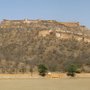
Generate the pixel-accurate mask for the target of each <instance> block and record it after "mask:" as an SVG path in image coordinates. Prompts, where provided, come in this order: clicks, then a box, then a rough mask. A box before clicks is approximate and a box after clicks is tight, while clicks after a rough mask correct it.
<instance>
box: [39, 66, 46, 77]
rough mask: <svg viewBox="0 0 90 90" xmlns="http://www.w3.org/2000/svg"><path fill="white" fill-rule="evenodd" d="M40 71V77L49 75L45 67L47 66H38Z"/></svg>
mask: <svg viewBox="0 0 90 90" xmlns="http://www.w3.org/2000/svg"><path fill="white" fill-rule="evenodd" d="M38 71H39V75H41V76H45V75H46V73H47V68H46V67H45V65H42V64H40V65H39V66H38Z"/></svg>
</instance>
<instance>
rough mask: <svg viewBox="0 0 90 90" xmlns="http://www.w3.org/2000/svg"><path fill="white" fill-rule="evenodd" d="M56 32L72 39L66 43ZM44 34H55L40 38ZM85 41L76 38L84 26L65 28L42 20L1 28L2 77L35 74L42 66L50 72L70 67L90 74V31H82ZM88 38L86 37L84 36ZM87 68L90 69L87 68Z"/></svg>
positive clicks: (1, 26) (0, 71)
mask: <svg viewBox="0 0 90 90" xmlns="http://www.w3.org/2000/svg"><path fill="white" fill-rule="evenodd" d="M57 29H61V30H62V31H64V32H65V33H67V32H68V31H69V32H71V33H72V37H71V38H67V39H63V38H60V37H59V38H58V37H56V36H55V32H56V30H57ZM41 30H53V31H55V32H54V33H53V34H50V35H47V36H45V37H43V36H39V35H38V34H39V31H41ZM83 30H84V31H83V33H84V34H83V36H82V35H81V37H83V38H82V39H81V40H79V41H78V40H77V39H76V38H75V35H77V33H79V34H81V33H82V29H81V26H77V27H66V26H64V25H62V24H60V23H58V22H56V21H48V20H47V21H45V20H41V21H40V20H39V21H38V22H35V23H34V22H31V23H29V24H28V23H23V22H20V23H13V22H10V23H5V22H2V23H1V24H0V73H29V72H30V73H31V74H32V73H33V72H34V71H37V69H36V68H37V67H38V65H40V64H43V65H45V66H46V67H47V68H48V70H49V71H53V72H54V71H59V72H66V70H65V67H67V65H70V64H75V65H78V66H79V69H80V70H81V71H83V72H90V42H85V41H84V39H85V37H88V38H89V36H90V31H89V30H86V29H84V28H83ZM84 35H85V36H84ZM86 66H87V67H88V68H86Z"/></svg>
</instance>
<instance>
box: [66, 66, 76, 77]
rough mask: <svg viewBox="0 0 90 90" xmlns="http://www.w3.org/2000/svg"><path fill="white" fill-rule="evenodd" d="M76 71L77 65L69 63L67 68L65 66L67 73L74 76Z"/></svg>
mask: <svg viewBox="0 0 90 90" xmlns="http://www.w3.org/2000/svg"><path fill="white" fill-rule="evenodd" d="M76 71H77V66H76V65H74V64H71V65H69V66H68V68H67V75H68V76H72V77H74V76H75V73H76Z"/></svg>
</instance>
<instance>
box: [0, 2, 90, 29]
mask: <svg viewBox="0 0 90 90" xmlns="http://www.w3.org/2000/svg"><path fill="white" fill-rule="evenodd" d="M3 19H45V20H57V21H61V22H80V24H81V25H85V26H87V27H88V28H90V0H0V20H3Z"/></svg>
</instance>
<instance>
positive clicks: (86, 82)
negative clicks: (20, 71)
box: [0, 78, 90, 90]
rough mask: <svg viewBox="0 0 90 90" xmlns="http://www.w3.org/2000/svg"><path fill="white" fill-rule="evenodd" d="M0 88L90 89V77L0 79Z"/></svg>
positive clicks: (17, 89)
mask: <svg viewBox="0 0 90 90" xmlns="http://www.w3.org/2000/svg"><path fill="white" fill-rule="evenodd" d="M0 90H90V78H68V79H42V78H38V79H35V78H34V79H33V78H32V79H1V80H0Z"/></svg>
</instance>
